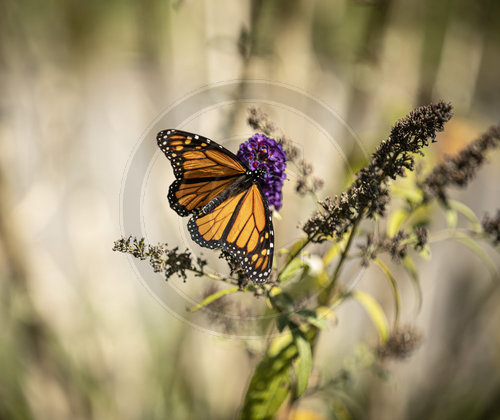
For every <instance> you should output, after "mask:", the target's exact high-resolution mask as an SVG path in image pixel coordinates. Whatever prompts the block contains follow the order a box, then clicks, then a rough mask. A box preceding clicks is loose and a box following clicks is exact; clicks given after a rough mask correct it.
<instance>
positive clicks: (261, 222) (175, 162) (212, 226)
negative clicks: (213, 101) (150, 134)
mask: <svg viewBox="0 0 500 420" xmlns="http://www.w3.org/2000/svg"><path fill="white" fill-rule="evenodd" d="M157 142H158V145H159V147H160V149H161V150H162V151H163V153H165V155H166V156H167V158H168V159H169V160H170V162H171V164H172V167H173V170H174V175H175V177H176V180H175V181H174V182H173V183H172V184H171V185H170V188H169V193H168V200H169V203H170V206H171V207H172V209H174V210H175V211H176V212H177V213H178V214H179V215H180V216H188V215H192V218H191V219H190V220H189V222H188V230H189V232H190V234H191V237H192V239H193V240H194V241H195V242H196V243H197V244H199V245H200V246H203V247H206V248H211V249H216V248H223V249H225V250H227V251H228V252H229V253H230V255H232V256H233V258H235V259H236V260H237V261H238V262H239V263H240V265H241V266H242V268H243V269H244V270H245V272H246V274H247V275H248V277H249V278H250V279H251V280H252V281H254V282H257V283H263V282H265V281H266V280H267V278H268V277H269V274H270V272H271V266H272V258H273V248H274V231H273V226H272V218H271V213H270V211H269V207H268V205H267V201H266V198H265V197H264V194H263V192H262V189H261V187H260V185H259V182H261V181H262V180H263V179H264V171H263V170H262V169H257V170H253V171H252V170H250V169H248V168H247V167H246V166H245V165H244V163H243V162H242V161H241V160H240V159H239V158H238V157H237V156H236V155H234V154H233V153H231V152H230V151H229V150H227V149H225V148H224V147H222V146H221V145H219V144H217V143H216V142H214V141H212V140H210V139H208V138H206V137H203V136H200V135H197V134H192V133H187V132H184V131H179V130H164V131H161V132H160V133H158V136H157Z"/></svg>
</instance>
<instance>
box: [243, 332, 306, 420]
mask: <svg viewBox="0 0 500 420" xmlns="http://www.w3.org/2000/svg"><path fill="white" fill-rule="evenodd" d="M297 355H298V350H297V347H296V345H295V343H294V341H293V338H292V334H291V333H288V334H284V335H281V336H279V337H277V338H275V339H274V340H273V341H272V342H271V344H270V346H269V350H268V352H267V353H266V355H265V356H264V358H263V359H262V360H261V362H260V363H259V365H258V366H257V368H256V369H255V372H254V374H253V376H252V379H251V380H250V384H249V386H248V390H247V393H246V395H245V401H244V403H243V408H242V411H241V417H240V418H241V419H242V420H260V419H264V420H266V419H272V418H274V417H275V415H276V412H277V411H278V410H279V408H280V407H281V405H282V404H283V402H284V401H285V399H286V397H287V396H288V393H289V392H290V387H291V382H292V370H291V369H292V362H293V360H294V359H295V358H296V357H297Z"/></svg>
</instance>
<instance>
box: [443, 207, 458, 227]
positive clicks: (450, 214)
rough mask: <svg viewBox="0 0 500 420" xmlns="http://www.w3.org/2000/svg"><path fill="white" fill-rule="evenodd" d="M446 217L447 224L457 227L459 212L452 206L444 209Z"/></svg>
mask: <svg viewBox="0 0 500 420" xmlns="http://www.w3.org/2000/svg"><path fill="white" fill-rule="evenodd" d="M444 217H445V219H446V224H447V225H448V227H449V228H450V229H455V228H456V227H457V220H458V214H457V212H456V211H455V210H453V209H452V208H446V209H445V210H444Z"/></svg>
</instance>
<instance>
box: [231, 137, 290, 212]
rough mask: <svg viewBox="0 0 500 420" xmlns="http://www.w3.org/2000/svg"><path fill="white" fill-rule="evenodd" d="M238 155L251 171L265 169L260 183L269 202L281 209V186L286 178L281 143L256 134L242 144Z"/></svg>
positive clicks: (284, 159) (284, 157) (284, 156)
mask: <svg viewBox="0 0 500 420" xmlns="http://www.w3.org/2000/svg"><path fill="white" fill-rule="evenodd" d="M238 157H239V158H240V159H241V160H242V161H243V163H245V164H246V165H247V167H248V169H250V170H251V171H255V170H257V169H263V170H264V172H265V174H264V179H262V180H261V181H259V185H260V186H261V188H262V191H263V192H264V194H265V196H266V199H267V204H268V205H269V206H274V208H275V209H276V210H279V209H280V208H281V205H282V203H281V200H282V193H281V188H282V187H283V181H284V180H285V178H286V174H285V168H286V153H285V151H284V150H283V147H282V146H281V144H279V143H277V142H276V141H275V140H273V139H270V138H268V137H266V136H265V135H264V134H254V135H253V136H252V137H250V138H249V139H248V140H247V141H246V142H244V143H242V144H241V145H240V149H239V150H238Z"/></svg>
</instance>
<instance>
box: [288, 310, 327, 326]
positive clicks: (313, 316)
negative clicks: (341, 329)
mask: <svg viewBox="0 0 500 420" xmlns="http://www.w3.org/2000/svg"><path fill="white" fill-rule="evenodd" d="M296 314H297V315H300V316H301V317H302V318H304V319H305V320H306V321H307V322H309V324H311V325H314V326H315V327H317V328H319V329H321V330H326V329H328V324H327V322H326V319H325V318H323V317H321V316H319V315H318V314H317V313H316V312H315V311H310V310H309V309H299V310H298V311H297V312H296Z"/></svg>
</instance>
